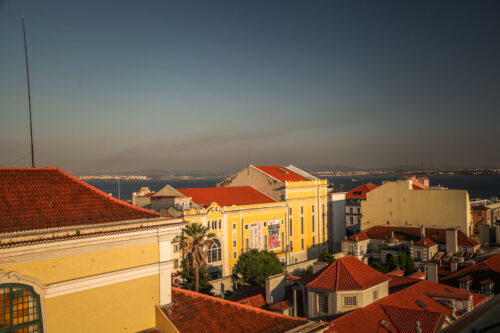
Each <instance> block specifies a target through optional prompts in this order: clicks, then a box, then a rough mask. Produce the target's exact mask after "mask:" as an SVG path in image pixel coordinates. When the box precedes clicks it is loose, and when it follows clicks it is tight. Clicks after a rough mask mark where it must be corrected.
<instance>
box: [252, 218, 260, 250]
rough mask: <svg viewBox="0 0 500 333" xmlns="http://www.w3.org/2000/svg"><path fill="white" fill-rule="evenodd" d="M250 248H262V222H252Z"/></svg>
mask: <svg viewBox="0 0 500 333" xmlns="http://www.w3.org/2000/svg"><path fill="white" fill-rule="evenodd" d="M250 248H251V249H257V250H262V223H252V224H250Z"/></svg>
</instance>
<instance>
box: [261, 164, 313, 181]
mask: <svg viewBox="0 0 500 333" xmlns="http://www.w3.org/2000/svg"><path fill="white" fill-rule="evenodd" d="M254 167H255V168H257V169H259V170H260V171H262V172H264V173H267V174H268V175H269V176H271V177H273V178H276V179H277V180H279V181H280V182H285V181H288V182H298V181H308V180H309V179H307V178H305V177H302V176H301V175H299V174H297V173H295V172H293V171H290V170H288V169H287V168H285V167H283V166H279V165H273V166H267V165H265V166H264V165H259V166H254Z"/></svg>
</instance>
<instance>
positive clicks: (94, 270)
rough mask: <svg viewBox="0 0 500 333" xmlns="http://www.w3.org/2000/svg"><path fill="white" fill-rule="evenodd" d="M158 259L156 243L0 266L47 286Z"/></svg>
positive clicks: (7, 271) (6, 270)
mask: <svg viewBox="0 0 500 333" xmlns="http://www.w3.org/2000/svg"><path fill="white" fill-rule="evenodd" d="M155 262H158V244H156V243H155V244H148V245H140V246H133V247H126V248H121V249H115V250H107V251H100V252H93V253H88V254H80V255H74V256H66V257H60V258H54V259H48V260H40V261H34V262H28V263H23V264H17V265H8V266H2V265H1V263H0V269H1V270H2V271H4V272H6V273H9V272H12V271H15V272H18V273H20V274H21V275H25V276H29V277H33V278H35V279H37V280H38V281H40V282H41V283H43V284H45V285H47V284H51V283H56V282H61V281H67V280H72V279H77V278H82V277H87V276H92V275H96V274H102V273H107V272H112V271H117V270H121V269H126V268H130V267H136V266H142V265H147V264H152V263H155Z"/></svg>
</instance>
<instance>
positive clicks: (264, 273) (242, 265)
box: [234, 249, 283, 287]
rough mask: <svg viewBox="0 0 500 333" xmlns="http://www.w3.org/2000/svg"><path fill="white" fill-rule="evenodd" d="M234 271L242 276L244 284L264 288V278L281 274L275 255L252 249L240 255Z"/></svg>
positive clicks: (279, 264)
mask: <svg viewBox="0 0 500 333" xmlns="http://www.w3.org/2000/svg"><path fill="white" fill-rule="evenodd" d="M234 271H235V273H240V274H241V275H242V276H243V281H244V282H245V283H248V284H250V285H254V286H255V285H259V286H262V287H264V286H265V285H266V278H267V277H269V276H271V275H275V274H279V273H282V272H283V268H282V267H281V263H280V261H279V260H278V257H277V256H276V254H274V253H272V252H269V251H266V250H264V251H259V250H255V249H252V250H249V251H246V252H244V253H242V254H241V255H240V257H239V258H238V262H237V263H236V265H235V266H234Z"/></svg>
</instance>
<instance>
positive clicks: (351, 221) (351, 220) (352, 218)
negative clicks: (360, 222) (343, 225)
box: [349, 216, 354, 225]
mask: <svg viewBox="0 0 500 333" xmlns="http://www.w3.org/2000/svg"><path fill="white" fill-rule="evenodd" d="M349 222H350V224H351V225H353V224H354V217H352V216H350V217H349Z"/></svg>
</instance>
